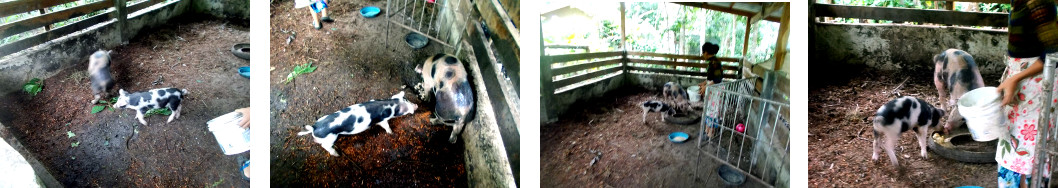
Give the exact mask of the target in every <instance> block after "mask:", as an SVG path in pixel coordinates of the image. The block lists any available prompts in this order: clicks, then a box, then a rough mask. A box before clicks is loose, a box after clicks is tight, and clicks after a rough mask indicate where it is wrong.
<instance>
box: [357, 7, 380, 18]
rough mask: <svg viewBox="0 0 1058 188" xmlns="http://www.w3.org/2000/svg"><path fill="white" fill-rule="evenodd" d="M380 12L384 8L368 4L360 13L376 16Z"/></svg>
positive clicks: (366, 16) (370, 16)
mask: <svg viewBox="0 0 1058 188" xmlns="http://www.w3.org/2000/svg"><path fill="white" fill-rule="evenodd" d="M379 12H382V10H381V9H378V7H373V6H366V7H364V8H361V9H360V15H364V17H365V18H374V17H375V16H378V13H379Z"/></svg>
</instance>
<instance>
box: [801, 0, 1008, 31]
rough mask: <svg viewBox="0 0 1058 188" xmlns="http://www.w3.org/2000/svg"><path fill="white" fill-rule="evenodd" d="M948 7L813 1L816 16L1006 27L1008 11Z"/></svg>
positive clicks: (949, 4) (981, 0)
mask: <svg viewBox="0 0 1058 188" xmlns="http://www.w3.org/2000/svg"><path fill="white" fill-rule="evenodd" d="M959 2H973V3H1000V4H1010V1H1009V0H965V1H959ZM945 3H947V6H946V8H947V9H948V10H930V9H912V8H891V7H870V6H851V5H835V4H821V3H814V1H811V3H810V5H811V9H812V10H811V11H813V12H814V14H815V15H814V17H835V18H858V19H873V20H889V21H893V22H920V23H934V24H947V25H963V26H992V27H1006V26H1007V15H1008V14H1007V13H988V12H963V11H954V10H952V7H954V6H953V5H952V4H953V3H954V1H946V2H945Z"/></svg>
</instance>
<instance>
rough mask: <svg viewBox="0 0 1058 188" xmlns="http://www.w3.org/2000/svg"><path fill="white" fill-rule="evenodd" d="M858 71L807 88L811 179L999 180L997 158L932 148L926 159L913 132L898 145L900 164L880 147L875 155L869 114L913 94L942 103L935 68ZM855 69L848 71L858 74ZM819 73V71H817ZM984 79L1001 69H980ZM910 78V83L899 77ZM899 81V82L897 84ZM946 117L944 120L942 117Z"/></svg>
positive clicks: (886, 183) (826, 182) (909, 183)
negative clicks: (979, 160)
mask: <svg viewBox="0 0 1058 188" xmlns="http://www.w3.org/2000/svg"><path fill="white" fill-rule="evenodd" d="M857 71H858V73H860V74H858V75H860V76H858V77H853V78H849V79H824V78H819V77H811V78H810V79H811V80H810V81H811V82H818V83H822V84H817V85H813V87H811V88H809V93H808V106H809V107H808V109H809V113H808V114H809V118H808V121H809V125H808V127H809V128H808V132H809V134H811V135H810V136H808V148H809V150H808V172H809V175H808V179H809V180H808V182H809V186H812V187H816V186H821V187H952V186H963V185H977V186H986V187H993V186H995V185H996V164H995V163H989V164H972V163H963V162H958V161H955V160H950V159H947V158H944V157H941V156H939V155H936V154H935V153H933V152H930V153H929V158H928V159H924V158H922V157H920V156H919V155H918V152H919V146H918V143H917V141H916V140H915V138H913V135H914V133H913V132H905V133H904V134H902V135H901V137H900V144H899V145H898V146H897V156H898V157H899V163H900V165H901V166H904V167H905V168H906V169H904V170H902V171H901V170H898V169H896V168H894V167H893V165H892V164H890V162H889V158H888V156H886V155H885V152H884V151H882V153H881V154H879V161H877V162H876V161H872V160H871V153H872V152H873V150H872V148H871V144H872V141H873V139H874V137H873V134H872V130H873V129H872V128H871V126H873V125H872V124H871V123H870V120H871V119H870V117H871V116H874V113H875V111H877V110H878V108H879V107H881V106H882V105H884V104H885V103H886V102H888V101H889V100H892V99H894V98H896V97H899V96H914V97H917V98H921V99H923V100H925V101H929V102H931V103H932V104H933V105H934V106H936V105H939V104H940V102H939V101H938V97H937V89H936V87H935V86H934V85H933V78H932V72H899V73H897V72H881V71H874V70H857ZM857 71H850V72H853V73H854V74H855V72H857ZM813 76H817V75H813ZM982 76H983V77H984V79H985V85H989V86H995V85H999V81H998V80H999V76H1000V75H989V74H985V75H982ZM905 79H907V81H906V83H903V85H902V86H901V82H904V80H905ZM898 86H899V87H898ZM941 121H945V120H941Z"/></svg>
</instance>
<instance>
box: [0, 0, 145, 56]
mask: <svg viewBox="0 0 1058 188" xmlns="http://www.w3.org/2000/svg"><path fill="white" fill-rule="evenodd" d="M75 1H77V0H16V1H10V2H3V3H0V18H2V17H7V16H11V15H15V14H22V13H28V12H40V13H42V14H41V15H38V16H34V17H30V18H27V19H23V20H19V21H15V22H11V23H6V24H3V25H0V39H3V38H7V37H10V36H14V35H18V34H22V33H25V32H29V31H33V30H36V29H39V28H44V33H41V34H37V35H33V36H30V37H26V38H23V39H21V40H18V41H14V42H11V43H8V44H4V45H3V46H0V57H3V56H7V55H10V54H12V53H15V52H18V51H22V50H25V49H27V48H30V47H33V46H37V45H40V44H43V43H45V42H48V41H51V40H54V39H57V38H60V37H63V36H66V35H69V34H70V33H73V32H77V31H80V30H83V29H85V28H88V27H91V26H94V25H96V24H100V23H104V22H107V21H110V19H117V20H118V22H117V24H118V25H119V27H123V26H124V25H125V23H124V21H125V20H126V19H128V13H129V12H136V11H139V10H142V9H145V8H147V7H150V6H151V5H155V4H158V3H163V2H166V0H145V1H141V2H138V3H134V4H128V3H127V1H126V0H103V1H99V2H94V3H88V4H84V5H80V6H76V7H71V8H68V9H64V10H60V11H55V12H50V13H45V12H44V11H43V9H46V8H49V7H53V6H57V5H62V4H66V3H71V2H75ZM111 8H113V9H111ZM98 11H102V12H101V13H100V14H98V15H95V16H91V17H88V18H85V19H84V20H80V21H77V22H74V23H69V24H67V25H64V26H62V27H58V28H51V25H52V24H54V23H58V22H63V21H67V20H70V19H73V18H77V17H80V16H84V15H88V14H91V13H94V12H98ZM123 36H124V35H123Z"/></svg>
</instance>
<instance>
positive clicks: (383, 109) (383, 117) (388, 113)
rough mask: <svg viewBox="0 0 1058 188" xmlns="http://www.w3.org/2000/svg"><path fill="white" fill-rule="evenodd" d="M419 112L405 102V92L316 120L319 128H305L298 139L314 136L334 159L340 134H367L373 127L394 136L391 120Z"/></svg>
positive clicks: (414, 106) (314, 126) (315, 126)
mask: <svg viewBox="0 0 1058 188" xmlns="http://www.w3.org/2000/svg"><path fill="white" fill-rule="evenodd" d="M416 108H418V106H417V105H415V104H414V103H411V102H408V100H406V99H404V92H403V91H402V92H400V93H397V94H396V95H393V97H390V98H389V99H382V100H371V101H367V102H364V103H360V104H354V105H352V106H349V107H345V108H343V109H342V110H341V111H337V112H334V113H332V114H330V115H327V116H324V117H321V118H320V119H318V120H316V125H312V126H310V125H305V129H306V130H305V131H302V132H298V135H306V134H309V133H312V138H314V139H315V141H316V143H319V144H320V146H322V147H323V149H325V150H327V152H328V153H330V154H331V155H333V156H338V152H337V151H335V150H334V141H336V140H338V135H339V134H343V135H350V134H356V133H360V132H364V131H365V130H367V128H368V127H369V126H370V125H372V124H378V126H380V127H382V128H383V129H386V133H389V134H393V131H392V130H390V129H389V123H388V122H387V121H388V120H389V119H390V118H394V117H397V116H404V115H408V114H411V113H412V112H415V109H416Z"/></svg>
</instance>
